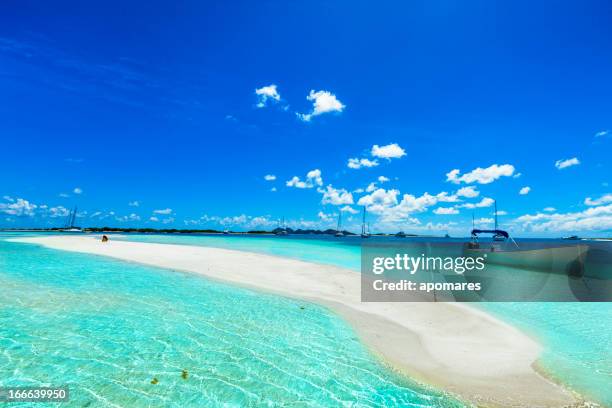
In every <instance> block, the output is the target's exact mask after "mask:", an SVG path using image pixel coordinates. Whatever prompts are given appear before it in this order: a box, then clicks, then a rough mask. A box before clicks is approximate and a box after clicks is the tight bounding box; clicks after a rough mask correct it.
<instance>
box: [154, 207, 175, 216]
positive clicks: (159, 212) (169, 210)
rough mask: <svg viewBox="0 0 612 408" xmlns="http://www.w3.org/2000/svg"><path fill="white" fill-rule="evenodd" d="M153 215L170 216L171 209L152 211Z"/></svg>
mask: <svg viewBox="0 0 612 408" xmlns="http://www.w3.org/2000/svg"><path fill="white" fill-rule="evenodd" d="M153 214H161V215H168V214H172V208H164V209H163V210H153Z"/></svg>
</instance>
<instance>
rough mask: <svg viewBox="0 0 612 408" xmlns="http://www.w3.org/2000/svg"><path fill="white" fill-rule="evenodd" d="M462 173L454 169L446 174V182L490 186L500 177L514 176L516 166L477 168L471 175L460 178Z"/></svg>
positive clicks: (467, 174) (503, 165)
mask: <svg viewBox="0 0 612 408" xmlns="http://www.w3.org/2000/svg"><path fill="white" fill-rule="evenodd" d="M460 174H461V171H460V170H459V169H453V170H451V171H449V172H448V173H446V181H450V182H451V183H455V184H459V183H462V182H463V183H466V184H472V183H479V184H489V183H492V182H494V181H495V180H497V179H499V178H500V177H509V176H512V175H513V174H514V166H513V165H511V164H502V165H499V164H493V165H491V166H489V167H487V168H484V169H483V168H482V167H477V168H475V169H474V170H472V171H470V172H469V173H465V174H464V175H462V176H460Z"/></svg>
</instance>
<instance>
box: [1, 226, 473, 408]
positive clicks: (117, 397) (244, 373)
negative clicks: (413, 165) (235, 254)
mask: <svg viewBox="0 0 612 408" xmlns="http://www.w3.org/2000/svg"><path fill="white" fill-rule="evenodd" d="M0 287H1V288H2V290H1V291H0V308H1V313H0V386H24V385H60V384H69V385H70V390H71V391H70V392H71V404H70V406H92V407H93V406H95V407H98V406H130V407H139V406H143V407H144V406H176V407H184V406H202V407H214V406H220V405H223V406H236V407H238V406H291V407H301V406H303V407H310V406H322V407H331V406H376V407H378V406H429V407H432V406H433V407H451V406H460V405H461V404H460V403H459V402H457V401H455V400H454V399H452V398H450V397H448V396H445V395H443V394H441V393H439V392H437V391H434V390H431V389H428V388H425V387H422V386H419V385H417V384H415V383H412V382H410V381H409V380H407V379H406V378H404V377H401V376H398V375H396V374H394V373H393V372H392V371H390V370H389V369H387V368H385V367H383V366H382V365H381V364H380V363H379V362H378V361H377V360H376V359H375V358H374V357H373V356H372V355H370V354H369V353H368V352H367V351H366V350H365V349H364V347H363V346H362V345H361V343H360V342H359V341H358V339H357V338H356V337H355V334H354V332H353V331H352V330H351V328H350V327H348V326H347V325H346V324H345V323H344V322H343V321H342V320H341V319H339V318H337V317H335V316H334V315H333V314H331V313H329V312H328V311H327V310H325V309H324V308H321V307H318V306H316V305H312V304H308V303H304V302H299V301H294V300H289V299H285V298H282V297H278V296H268V295H263V294H261V293H256V292H252V291H249V290H245V289H240V288H234V287H230V286H226V285H222V284H219V283H213V282H210V281H208V280H206V279H203V278H201V277H197V276H194V275H190V274H183V273H178V272H173V271H166V270H162V269H156V268H150V267H144V266H140V265H134V264H128V263H125V262H120V261H116V260H112V259H107V258H103V257H96V256H91V255H83V254H77V253H69V252H60V251H55V250H49V249H45V248H42V247H39V246H35V245H29V244H17V243H10V242H5V241H3V240H2V239H1V237H0ZM183 370H187V378H186V379H184V378H182V371H183ZM154 378H156V379H157V381H158V382H157V384H152V383H151V381H152V380H153V379H154ZM34 405H35V404H33V406H34Z"/></svg>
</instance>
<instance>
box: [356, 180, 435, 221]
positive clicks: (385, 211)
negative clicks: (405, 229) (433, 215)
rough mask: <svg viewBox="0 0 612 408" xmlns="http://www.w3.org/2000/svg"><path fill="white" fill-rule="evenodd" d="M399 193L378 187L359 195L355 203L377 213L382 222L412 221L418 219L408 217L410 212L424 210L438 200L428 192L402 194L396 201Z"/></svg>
mask: <svg viewBox="0 0 612 408" xmlns="http://www.w3.org/2000/svg"><path fill="white" fill-rule="evenodd" d="M399 194H400V192H399V191H398V190H395V189H392V190H385V189H383V188H379V189H377V190H375V191H373V192H372V193H371V194H368V195H365V196H363V197H361V198H360V199H359V201H358V202H357V204H358V205H361V206H366V207H367V209H368V211H370V212H371V213H374V214H378V215H379V216H380V220H381V221H382V222H387V223H389V222H399V221H405V222H408V221H410V222H413V223H414V222H418V220H416V219H413V218H410V217H409V216H410V215H411V214H413V213H418V212H423V211H426V210H427V209H428V208H429V207H431V206H433V205H435V204H436V203H437V202H438V199H437V198H436V197H435V196H432V195H430V194H428V193H424V194H423V195H422V196H419V197H416V196H414V195H412V194H404V195H403V196H402V199H401V201H399V202H398V196H399Z"/></svg>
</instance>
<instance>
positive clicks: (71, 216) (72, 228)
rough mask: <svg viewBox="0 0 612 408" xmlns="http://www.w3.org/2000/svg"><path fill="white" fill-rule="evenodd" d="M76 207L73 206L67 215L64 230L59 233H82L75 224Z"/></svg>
mask: <svg viewBox="0 0 612 408" xmlns="http://www.w3.org/2000/svg"><path fill="white" fill-rule="evenodd" d="M77 211H78V207H77V206H74V209H73V210H71V211H70V212H69V213H68V217H66V225H65V227H64V228H62V229H60V230H59V231H61V232H83V230H82V229H81V227H77V226H76V225H74V224H75V222H76V216H77Z"/></svg>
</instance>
